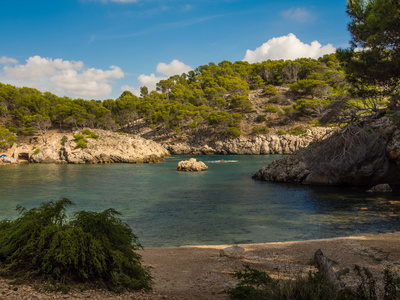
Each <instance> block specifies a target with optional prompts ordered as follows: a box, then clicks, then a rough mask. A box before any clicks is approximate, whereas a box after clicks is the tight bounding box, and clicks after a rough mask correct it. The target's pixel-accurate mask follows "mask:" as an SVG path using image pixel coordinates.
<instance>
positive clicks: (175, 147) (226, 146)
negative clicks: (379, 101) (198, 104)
mask: <svg viewBox="0 0 400 300" xmlns="http://www.w3.org/2000/svg"><path fill="white" fill-rule="evenodd" d="M333 130H334V129H332V128H323V127H316V128H311V129H308V130H307V135H306V136H302V135H299V136H293V135H290V134H286V135H265V136H263V135H258V136H251V137H250V138H248V139H246V138H244V137H239V138H236V139H230V140H224V141H216V142H209V143H207V144H202V145H190V144H187V143H176V144H170V143H163V145H164V147H165V148H167V149H168V151H169V152H170V153H171V154H177V155H181V154H198V155H201V154H250V155H258V154H291V153H293V152H295V151H297V150H299V149H301V148H303V147H307V146H308V145H309V144H310V143H311V142H313V141H315V140H319V139H322V138H324V137H326V136H327V135H329V134H330V133H332V132H333Z"/></svg>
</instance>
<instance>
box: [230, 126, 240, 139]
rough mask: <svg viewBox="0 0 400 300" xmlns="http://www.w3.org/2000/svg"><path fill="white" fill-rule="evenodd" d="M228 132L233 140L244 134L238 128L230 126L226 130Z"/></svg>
mask: <svg viewBox="0 0 400 300" xmlns="http://www.w3.org/2000/svg"><path fill="white" fill-rule="evenodd" d="M226 132H227V133H228V135H229V137H231V138H236V137H239V136H240V135H241V134H242V132H241V131H240V130H239V129H238V128H237V127H234V126H229V127H228V128H227V129H226Z"/></svg>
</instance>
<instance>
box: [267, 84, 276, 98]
mask: <svg viewBox="0 0 400 300" xmlns="http://www.w3.org/2000/svg"><path fill="white" fill-rule="evenodd" d="M264 93H265V95H268V96H274V95H278V91H277V89H276V88H275V87H274V86H273V85H272V84H269V85H267V86H266V87H265V88H264Z"/></svg>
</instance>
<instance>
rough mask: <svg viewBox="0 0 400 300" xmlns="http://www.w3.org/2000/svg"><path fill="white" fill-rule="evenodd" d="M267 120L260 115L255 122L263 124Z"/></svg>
mask: <svg viewBox="0 0 400 300" xmlns="http://www.w3.org/2000/svg"><path fill="white" fill-rule="evenodd" d="M266 120H267V119H266V117H265V115H258V116H257V118H256V119H255V121H256V122H257V123H262V122H265V121H266Z"/></svg>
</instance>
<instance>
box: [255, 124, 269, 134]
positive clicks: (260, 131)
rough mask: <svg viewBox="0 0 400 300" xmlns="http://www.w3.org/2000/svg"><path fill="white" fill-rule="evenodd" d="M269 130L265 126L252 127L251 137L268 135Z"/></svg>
mask: <svg viewBox="0 0 400 300" xmlns="http://www.w3.org/2000/svg"><path fill="white" fill-rule="evenodd" d="M268 133H269V128H268V127H267V126H254V127H253V135H260V134H268Z"/></svg>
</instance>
